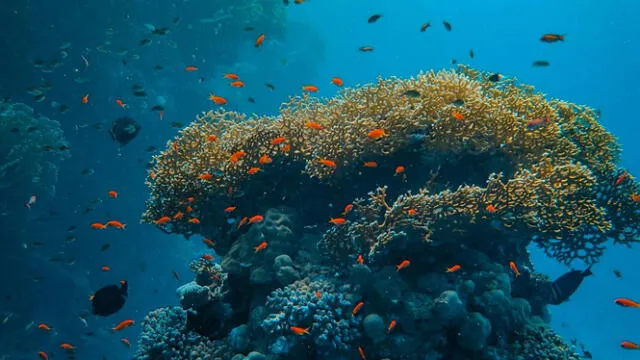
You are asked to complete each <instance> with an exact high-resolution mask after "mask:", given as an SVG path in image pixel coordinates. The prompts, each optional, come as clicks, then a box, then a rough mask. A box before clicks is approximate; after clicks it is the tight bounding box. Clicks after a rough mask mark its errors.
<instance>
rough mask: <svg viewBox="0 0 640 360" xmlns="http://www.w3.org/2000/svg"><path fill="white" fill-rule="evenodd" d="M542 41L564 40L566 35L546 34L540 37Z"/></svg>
mask: <svg viewBox="0 0 640 360" xmlns="http://www.w3.org/2000/svg"><path fill="white" fill-rule="evenodd" d="M540 41H542V42H546V43H554V42H556V41H564V35H559V34H544V35H542V37H540Z"/></svg>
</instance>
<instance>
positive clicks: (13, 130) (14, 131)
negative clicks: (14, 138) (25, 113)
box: [11, 127, 20, 134]
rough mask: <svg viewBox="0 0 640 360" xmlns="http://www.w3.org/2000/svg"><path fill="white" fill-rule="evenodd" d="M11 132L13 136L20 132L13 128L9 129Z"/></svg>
mask: <svg viewBox="0 0 640 360" xmlns="http://www.w3.org/2000/svg"><path fill="white" fill-rule="evenodd" d="M11 132H12V133H14V134H15V133H19V132H20V129H18V128H16V127H14V128H11Z"/></svg>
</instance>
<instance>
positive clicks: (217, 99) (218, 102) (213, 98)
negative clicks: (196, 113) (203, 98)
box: [209, 94, 227, 105]
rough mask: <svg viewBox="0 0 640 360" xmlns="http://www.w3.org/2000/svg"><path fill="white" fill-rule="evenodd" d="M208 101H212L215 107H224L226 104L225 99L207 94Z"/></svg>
mask: <svg viewBox="0 0 640 360" xmlns="http://www.w3.org/2000/svg"><path fill="white" fill-rule="evenodd" d="M209 100H211V101H213V102H214V103H215V104H216V105H225V104H226V103H227V99H225V98H223V97H222V96H216V95H213V94H209Z"/></svg>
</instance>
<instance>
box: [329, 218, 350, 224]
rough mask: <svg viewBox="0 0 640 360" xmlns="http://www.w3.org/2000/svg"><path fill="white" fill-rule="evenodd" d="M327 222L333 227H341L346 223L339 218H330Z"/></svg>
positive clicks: (343, 219) (345, 220)
mask: <svg viewBox="0 0 640 360" xmlns="http://www.w3.org/2000/svg"><path fill="white" fill-rule="evenodd" d="M329 222H330V223H332V224H333V225H342V224H344V223H346V222H347V219H345V218H341V217H339V218H331V219H329Z"/></svg>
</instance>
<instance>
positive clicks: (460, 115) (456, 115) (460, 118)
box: [451, 111, 464, 120]
mask: <svg viewBox="0 0 640 360" xmlns="http://www.w3.org/2000/svg"><path fill="white" fill-rule="evenodd" d="M451 115H453V117H454V118H456V119H457V120H464V115H462V114H461V113H459V112H457V111H454V112H452V113H451Z"/></svg>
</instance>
